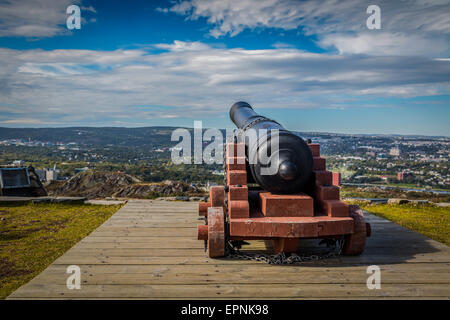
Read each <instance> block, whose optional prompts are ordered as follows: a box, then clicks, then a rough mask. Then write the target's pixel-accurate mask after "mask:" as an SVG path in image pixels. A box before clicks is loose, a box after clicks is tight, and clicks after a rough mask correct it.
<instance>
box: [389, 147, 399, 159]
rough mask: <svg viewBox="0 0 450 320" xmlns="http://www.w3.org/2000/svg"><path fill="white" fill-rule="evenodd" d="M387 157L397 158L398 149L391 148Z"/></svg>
mask: <svg viewBox="0 0 450 320" xmlns="http://www.w3.org/2000/svg"><path fill="white" fill-rule="evenodd" d="M389 155H390V156H394V157H398V156H399V155H400V149H399V148H397V147H395V148H391V150H390V151H389Z"/></svg>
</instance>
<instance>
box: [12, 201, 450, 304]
mask: <svg viewBox="0 0 450 320" xmlns="http://www.w3.org/2000/svg"><path fill="white" fill-rule="evenodd" d="M197 218H198V216H197V204H196V203H192V202H161V201H149V200H134V201H129V202H128V203H127V204H126V205H125V206H124V207H123V208H122V209H120V210H119V211H118V212H117V213H116V214H114V215H113V216H112V217H111V218H110V219H109V220H108V221H106V222H105V223H104V224H103V225H102V226H100V227H99V228H98V229H97V230H95V231H94V232H92V233H91V234H90V235H89V236H88V237H86V238H84V239H83V240H82V241H80V242H79V243H77V244H76V245H75V246H74V247H73V248H71V249H70V250H69V251H67V252H66V253H65V254H64V255H63V256H61V257H60V258H58V259H57V260H55V261H54V263H53V264H51V265H50V266H49V267H48V268H47V269H46V270H44V271H43V272H42V273H41V274H39V275H38V276H37V277H35V278H34V279H32V280H31V281H30V282H29V283H27V284H25V285H24V286H22V287H21V288H19V289H18V290H16V291H15V292H14V293H13V294H11V295H10V296H9V297H8V298H9V299H80V298H81V299H83V298H84V299H99V298H100V299H102V298H103V299H104V298H108V299H169V298H170V299H183V298H186V299H191V298H195V299H208V298H217V299H224V298H243V299H258V298H265V299H277V298H285V299H311V298H321V299H330V298H340V299H348V298H355V299H372V298H377V299H386V298H401V299H410V298H427V299H429V298H449V297H450V249H449V247H448V246H446V245H444V244H441V243H438V242H436V241H433V240H431V239H429V238H427V237H424V236H422V235H419V234H417V233H415V232H413V231H411V230H408V229H405V228H402V227H400V226H398V225H395V224H393V223H391V222H389V221H387V220H384V219H381V218H379V217H376V216H373V215H367V220H368V221H369V222H370V223H371V224H372V230H373V236H372V237H371V238H369V239H368V244H367V249H366V251H365V253H364V254H363V255H361V256H359V257H342V256H340V257H335V258H330V259H327V260H322V261H315V262H307V263H302V264H297V265H283V266H272V265H267V264H265V263H262V262H257V261H243V260H232V259H228V258H224V259H209V258H207V257H206V254H205V253H204V251H203V242H202V241H198V240H196V225H197V224H199V223H202V222H201V221H198V220H197ZM316 243H317V241H305V242H304V243H302V248H304V250H315V249H317V246H316ZM261 250H264V244H263V242H262V241H251V244H250V246H248V247H246V251H249V252H260V251H261ZM373 264H376V265H379V266H380V268H381V289H380V290H369V289H367V287H366V280H367V277H368V276H369V275H368V274H367V273H366V269H367V266H369V265H373ZM69 265H78V266H79V267H80V268H81V289H80V290H68V289H67V288H66V285H65V283H66V280H67V277H68V276H69V275H68V274H66V268H67V266H69Z"/></svg>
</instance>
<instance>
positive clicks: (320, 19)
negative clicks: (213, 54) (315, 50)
mask: <svg viewBox="0 0 450 320" xmlns="http://www.w3.org/2000/svg"><path fill="white" fill-rule="evenodd" d="M372 2H373V1H361V0H346V1H337V0H324V1H312V0H310V1H301V0H260V1H254V0H240V1H235V0H184V1H181V2H178V3H176V4H174V5H173V6H171V7H170V8H168V10H167V11H170V12H174V13H177V14H180V15H186V16H187V17H188V18H189V19H199V18H206V19H207V21H208V23H209V24H211V25H212V28H211V29H210V32H209V33H210V35H212V36H214V37H220V36H225V35H230V36H235V35H237V34H239V33H240V32H242V31H243V30H244V29H246V28H249V29H255V28H279V29H281V30H292V29H297V28H299V29H300V31H301V32H304V33H305V34H307V35H312V34H314V35H317V36H318V38H319V40H320V41H319V42H318V44H319V45H323V46H335V47H336V48H337V49H338V50H339V51H340V52H346V53H365V54H379V55H391V54H400V55H426V56H432V55H435V54H449V52H450V41H449V34H450V14H449V12H450V1H448V0H435V1H427V0H403V1H399V0H379V1H377V3H376V4H377V5H378V6H379V7H380V8H381V26H382V30H373V31H370V32H369V30H368V29H367V27H366V20H367V18H368V14H367V13H366V9H367V7H368V6H369V5H370V4H373V3H372ZM353 41H356V44H352V43H351V42H353ZM430 43H436V44H437V46H435V45H431V46H430Z"/></svg>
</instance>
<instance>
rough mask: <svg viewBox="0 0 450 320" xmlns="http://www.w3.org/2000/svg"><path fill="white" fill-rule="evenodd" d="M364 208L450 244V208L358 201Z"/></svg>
mask: <svg viewBox="0 0 450 320" xmlns="http://www.w3.org/2000/svg"><path fill="white" fill-rule="evenodd" d="M357 204H359V205H360V206H361V208H362V209H364V210H367V211H369V212H371V213H373V214H375V215H377V216H380V217H382V218H385V219H388V220H390V221H393V222H395V223H397V224H399V225H401V226H403V227H406V228H408V229H411V230H414V231H416V232H418V233H421V234H423V235H425V236H427V237H430V238H431V239H434V240H436V241H439V242H442V243H445V244H446V245H450V208H449V207H436V206H433V205H411V204H403V205H392V204H376V205H375V204H364V203H357Z"/></svg>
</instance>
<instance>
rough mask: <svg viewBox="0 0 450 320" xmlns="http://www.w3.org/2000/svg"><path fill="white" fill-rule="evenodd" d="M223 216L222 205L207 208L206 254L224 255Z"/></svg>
mask: <svg viewBox="0 0 450 320" xmlns="http://www.w3.org/2000/svg"><path fill="white" fill-rule="evenodd" d="M225 240H226V239H225V216H224V214H223V207H210V208H208V256H209V257H210V258H217V257H223V256H224V255H225Z"/></svg>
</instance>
